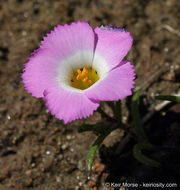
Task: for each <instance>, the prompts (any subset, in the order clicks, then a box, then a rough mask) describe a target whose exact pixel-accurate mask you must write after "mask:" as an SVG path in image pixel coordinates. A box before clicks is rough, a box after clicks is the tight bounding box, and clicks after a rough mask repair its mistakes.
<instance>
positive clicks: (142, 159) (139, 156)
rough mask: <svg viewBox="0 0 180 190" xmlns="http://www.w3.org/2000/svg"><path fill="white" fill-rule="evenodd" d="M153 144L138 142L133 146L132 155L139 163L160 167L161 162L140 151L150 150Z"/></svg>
mask: <svg viewBox="0 0 180 190" xmlns="http://www.w3.org/2000/svg"><path fill="white" fill-rule="evenodd" d="M152 148H153V146H152V145H151V144H149V143H145V142H144V143H138V144H136V145H135V146H134V149H133V155H134V157H135V158H136V159H137V160H138V161H139V162H141V163H143V164H145V165H147V166H151V167H160V166H161V164H160V163H159V162H157V161H155V160H152V159H151V158H148V157H147V156H145V155H144V154H143V153H142V151H143V150H152Z"/></svg>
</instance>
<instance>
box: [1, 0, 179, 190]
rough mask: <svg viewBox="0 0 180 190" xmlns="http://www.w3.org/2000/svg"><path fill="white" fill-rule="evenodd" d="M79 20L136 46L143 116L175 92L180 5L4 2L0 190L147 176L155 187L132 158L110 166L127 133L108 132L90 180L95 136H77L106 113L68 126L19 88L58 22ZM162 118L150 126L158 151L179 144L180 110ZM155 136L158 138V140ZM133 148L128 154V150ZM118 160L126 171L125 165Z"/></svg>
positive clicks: (125, 0) (92, 185)
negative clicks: (122, 33)
mask: <svg viewBox="0 0 180 190" xmlns="http://www.w3.org/2000/svg"><path fill="white" fill-rule="evenodd" d="M78 20H83V21H87V22H89V24H90V25H91V26H92V27H93V28H95V27H96V26H100V25H106V24H108V25H114V26H118V27H122V28H126V29H127V30H128V31H130V32H131V35H132V36H133V38H134V44H133V48H132V49H131V51H130V53H129V54H128V56H127V58H126V59H128V60H130V61H131V62H132V63H133V64H134V65H135V68H136V73H137V79H136V89H138V88H141V89H143V90H144V96H143V99H142V100H143V101H142V102H143V105H146V106H148V107H146V109H147V110H146V112H148V111H149V110H152V109H153V108H154V107H155V106H156V105H157V104H158V103H159V101H155V100H154V95H155V94H156V93H159V94H172V93H177V90H178V88H179V83H178V80H179V75H180V74H179V67H180V64H179V63H180V61H179V60H180V46H179V44H180V27H179V26H180V1H178V0H163V1H162V0H156V1H155V0H146V1H145V0H137V1H132V0H114V1H112V0H92V1H88V0H68V1H65V0H54V1H50V0H31V1H29V0H1V1H0V190H7V189H15V190H21V189H23V190H25V189H27V190H30V189H37V190H63V189H65V190H70V189H72V190H74V189H75V190H78V189H79V190H80V189H82V190H84V189H94V190H96V189H100V190H104V189H107V188H106V187H105V181H107V180H106V177H107V176H108V177H109V180H111V181H113V180H116V181H117V180H121V181H128V180H131V181H133V180H137V181H138V180H139V179H138V176H139V178H141V177H142V173H141V175H140V172H142V171H147V170H148V171H149V173H148V176H151V178H150V177H149V179H151V181H153V179H154V178H155V177H157V176H153V175H150V170H151V169H149V168H148V169H147V168H143V167H144V166H142V165H141V169H140V168H139V167H138V166H139V165H138V164H137V161H136V160H134V158H131V159H127V160H126V159H125V160H123V159H122V158H119V157H118V156H117V158H116V160H114V163H113V159H112V157H111V151H112V150H113V148H112V147H113V145H114V144H115V143H116V142H119V141H120V139H121V137H122V132H117V133H115V134H111V135H110V137H108V139H106V142H105V145H104V146H103V147H102V149H101V151H100V152H101V154H100V156H98V157H97V159H96V163H95V165H94V169H93V172H92V175H91V176H90V177H89V174H88V173H87V172H86V168H85V160H86V155H87V153H88V148H89V147H90V145H91V144H92V143H93V140H94V138H95V136H94V135H93V134H92V133H90V132H86V133H84V134H79V133H78V132H77V127H78V126H79V125H80V124H83V123H96V122H98V121H100V120H101V119H102V118H101V115H100V114H99V113H98V112H96V113H95V114H94V115H93V116H92V117H90V118H88V119H84V120H81V121H75V122H73V123H71V124H68V125H63V123H62V122H61V121H58V120H57V119H55V118H54V117H52V116H51V115H50V114H49V112H48V111H47V109H46V107H45V105H44V102H43V101H42V100H41V99H36V98H33V97H31V95H29V94H28V93H27V92H26V91H25V90H24V88H23V85H22V83H21V73H22V70H23V64H24V63H25V62H26V60H27V58H28V57H29V56H30V53H31V52H32V51H33V50H34V49H36V48H38V47H39V44H40V41H41V40H42V38H43V36H44V35H45V34H46V33H48V32H50V31H51V29H53V27H54V26H56V25H57V24H61V25H63V24H65V23H71V22H73V21H78ZM107 111H108V110H107ZM164 112H165V114H164ZM164 112H163V115H166V116H164V118H162V115H161V113H159V115H156V116H155V117H154V118H152V119H151V120H150V122H149V125H151V126H153V127H149V125H147V128H148V127H149V128H150V129H149V131H150V132H151V134H152V135H151V136H150V139H151V140H152V141H153V143H154V144H157V145H160V144H163V142H164V141H165V140H167V141H168V142H169V144H170V145H172V142H174V145H176V146H177V145H179V144H178V143H179V140H178V139H179V137H180V133H179V129H178V127H179V123H178V122H179V120H178V119H177V118H178V116H174V113H176V114H178V113H179V112H180V111H179V107H178V106H174V107H171V108H170V109H169V108H168V110H165V111H164ZM167 113H169V116H168V117H167ZM110 114H111V113H110ZM124 114H125V116H124V117H123V120H126V119H127V116H126V114H127V111H125V113H124ZM159 118H161V119H159ZM172 118H173V119H172ZM163 119H164V121H166V119H167V120H168V121H169V123H168V126H166V124H167V123H166V122H161V126H162V125H164V128H165V129H166V130H167V131H168V132H167V133H161V132H162V131H164V129H162V127H159V128H158V126H160V124H159V125H158V124H157V122H156V121H159V120H160V121H163ZM157 129H158V130H157ZM155 130H157V134H158V135H160V136H157V134H154V133H155V132H154V131H155ZM159 138H161V139H164V140H162V141H161V140H159ZM176 140H177V142H176ZM167 141H166V142H167ZM133 143H134V142H131V143H130V144H129V145H128V147H127V149H128V148H129V149H131V144H133ZM170 145H169V146H170ZM107 147H111V148H107ZM170 147H171V146H170ZM106 149H108V150H106ZM172 151H173V149H172ZM161 153H162V154H163V153H165V154H166V151H164V152H163V150H162V149H161ZM166 155H167V154H166ZM168 155H169V154H168ZM126 156H127V155H126ZM161 156H162V155H161ZM161 156H159V158H162V157H161ZM156 157H157V155H155V158H156ZM173 157H174V155H173ZM127 158H129V157H128V156H127ZM163 158H164V157H163ZM118 159H119V160H118ZM120 159H121V161H122V163H123V164H124V165H123V164H122V165H121V161H120ZM168 159H172V158H171V157H170V158H169V157H168ZM177 159H179V157H176V159H175V161H172V163H170V169H169V170H167V171H166V172H170V173H169V174H168V175H170V176H172V178H171V179H170V182H172V181H173V182H176V179H177V177H180V176H177V174H176V173H173V171H174V170H173V171H172V168H173V167H174V168H180V166H179V162H176V160H177ZM157 160H158V158H157ZM173 162H174V165H173ZM117 163H118V164H117ZM131 163H136V164H131ZM125 166H126V167H125ZM115 168H116V170H113V169H115ZM131 171H133V172H131ZM161 172H164V170H162V171H160V170H158V172H157V174H158V175H161ZM171 172H172V173H171ZM143 174H144V173H143ZM146 174H147V173H146ZM146 174H144V175H146ZM171 174H172V175H171ZM129 176H130V178H129ZM134 176H136V177H137V178H136V177H134ZM143 177H144V176H143ZM143 177H142V178H143ZM153 177H154V178H153ZM156 179H157V178H156ZM163 180H165V178H164V179H163ZM159 182H161V181H159ZM121 189H122V188H121Z"/></svg>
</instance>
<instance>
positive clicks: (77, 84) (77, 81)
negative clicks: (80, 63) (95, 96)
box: [70, 67, 99, 90]
mask: <svg viewBox="0 0 180 190" xmlns="http://www.w3.org/2000/svg"><path fill="white" fill-rule="evenodd" d="M98 80H99V75H98V73H97V72H96V70H95V69H93V68H92V67H87V68H86V67H83V68H79V69H77V70H76V71H75V72H73V75H72V78H71V84H70V85H71V86H72V87H74V88H77V89H81V90H85V89H86V88H89V87H90V86H92V85H93V84H94V83H95V82H97V81H98Z"/></svg>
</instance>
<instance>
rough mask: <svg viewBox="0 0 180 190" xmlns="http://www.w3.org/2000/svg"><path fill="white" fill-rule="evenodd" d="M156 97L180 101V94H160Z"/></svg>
mask: <svg viewBox="0 0 180 190" xmlns="http://www.w3.org/2000/svg"><path fill="white" fill-rule="evenodd" d="M156 99H158V100H167V101H172V102H177V103H180V96H169V95H159V96H156Z"/></svg>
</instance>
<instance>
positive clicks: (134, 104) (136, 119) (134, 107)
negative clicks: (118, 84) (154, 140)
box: [131, 91, 148, 141]
mask: <svg viewBox="0 0 180 190" xmlns="http://www.w3.org/2000/svg"><path fill="white" fill-rule="evenodd" d="M139 98H140V91H137V92H136V93H135V94H134V95H133V97H132V100H131V112H132V117H133V125H134V127H135V130H136V133H137V135H138V136H139V138H140V139H141V140H145V141H147V140H148V139H147V136H146V134H145V132H144V129H143V126H142V123H141V119H140V113H139V108H138V102H139Z"/></svg>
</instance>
